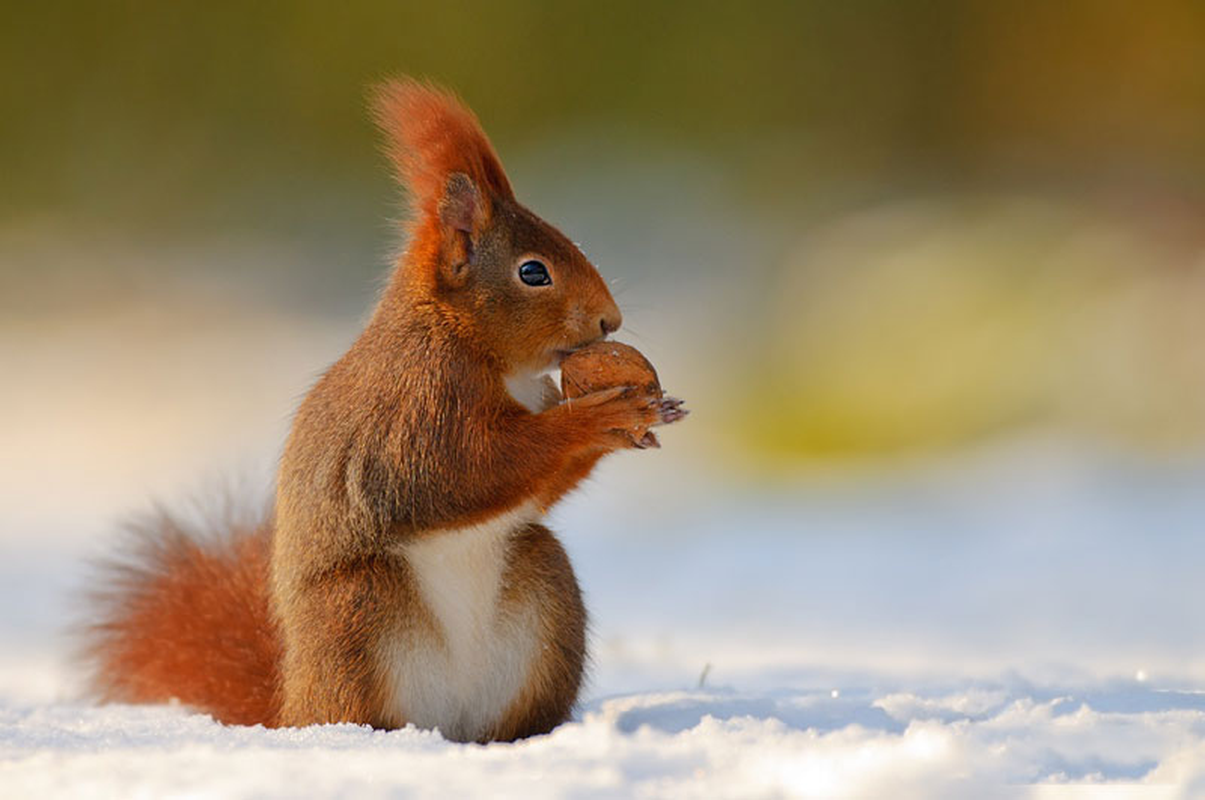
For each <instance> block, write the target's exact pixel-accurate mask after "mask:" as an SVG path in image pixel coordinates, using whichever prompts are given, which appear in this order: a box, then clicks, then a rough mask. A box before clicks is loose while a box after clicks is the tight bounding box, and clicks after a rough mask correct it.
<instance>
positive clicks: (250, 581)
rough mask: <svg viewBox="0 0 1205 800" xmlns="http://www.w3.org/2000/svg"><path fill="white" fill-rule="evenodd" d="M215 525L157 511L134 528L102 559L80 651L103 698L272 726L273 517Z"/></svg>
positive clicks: (275, 705) (275, 674)
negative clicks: (171, 704) (201, 525)
mask: <svg viewBox="0 0 1205 800" xmlns="http://www.w3.org/2000/svg"><path fill="white" fill-rule="evenodd" d="M222 527H223V528H224V530H219V531H212V532H210V531H201V530H198V529H195V528H193V527H191V526H189V525H186V524H184V523H182V522H181V521H180V520H179V519H178V518H176V517H173V516H171V515H170V514H167V513H166V512H160V513H159V514H157V515H155V516H154V517H153V518H151V519H149V520H148V521H145V522H143V523H141V524H139V525H136V526H134V527H133V528H132V531H131V532H132V533H133V537H132V539H133V541H132V543H128V544H130V545H131V546H130V547H129V548H128V549H127V551H126V552H125V553H124V554H123V555H122V557H121V559H120V560H115V561H109V562H106V563H103V564H102V565H101V566H100V570H99V574H98V575H95V576H93V580H94V581H95V583H94V586H93V588H92V590H91V591H90V593H89V596H90V599H91V600H92V603H91V609H90V613H91V615H92V617H91V619H90V620H89V621H88V622H87V623H86V625H85V626H84V627H83V635H84V641H83V648H82V651H83V656H84V658H85V659H87V661H89V662H90V664H91V667H92V690H93V692H94V693H95V694H96V695H98V696H99V697H100V698H101V699H103V700H106V701H111V702H122V703H161V702H166V701H169V700H172V699H176V700H178V701H179V702H181V703H183V704H184V705H187V706H189V707H191V708H194V709H196V710H198V711H202V712H205V713H207V714H211V715H212V716H213V717H214V718H215V719H217V720H218V721H219V722H224V723H229V724H239V725H254V724H257V723H261V724H264V725H274V724H276V720H277V717H278V712H279V707H280V700H279V694H278V693H279V675H280V654H281V644H280V636H279V633H278V631H277V628H276V624H275V621H274V618H273V616H272V612H271V608H270V599H269V593H268V580H269V555H270V549H271V523H270V522H263V523H260V524H258V525H242V524H229V525H224V526H222Z"/></svg>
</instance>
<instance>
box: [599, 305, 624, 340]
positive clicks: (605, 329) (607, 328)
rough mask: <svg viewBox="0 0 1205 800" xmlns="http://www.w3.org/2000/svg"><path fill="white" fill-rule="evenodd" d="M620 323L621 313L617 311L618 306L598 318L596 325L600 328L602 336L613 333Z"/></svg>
mask: <svg viewBox="0 0 1205 800" xmlns="http://www.w3.org/2000/svg"><path fill="white" fill-rule="evenodd" d="M622 324H623V314H620V313H619V309H618V308H616V309H612V310H611V311H608V312H606V313H605V314H603V315H602V316H600V317H599V318H598V327H599V328H601V329H602V333H603V336H606V335H607V334H610V333H615V331H617V330H619V326H620V325H622Z"/></svg>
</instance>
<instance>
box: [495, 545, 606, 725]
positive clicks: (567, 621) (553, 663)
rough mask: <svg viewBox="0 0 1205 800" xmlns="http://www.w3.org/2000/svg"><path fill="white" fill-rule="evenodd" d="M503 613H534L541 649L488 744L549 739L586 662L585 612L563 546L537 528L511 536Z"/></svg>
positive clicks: (569, 709) (570, 703)
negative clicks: (508, 609) (522, 608)
mask: <svg viewBox="0 0 1205 800" xmlns="http://www.w3.org/2000/svg"><path fill="white" fill-rule="evenodd" d="M504 585H505V586H506V590H505V592H504V593H503V595H502V597H501V604H502V605H503V607H506V606H511V607H515V606H517V605H519V604H524V605H528V606H530V607H534V610H535V612H536V615H537V618H538V620H539V628H538V630H539V633H538V637H539V646H537V648H536V656H535V658H534V660H533V661H532V664H531V666H530V671H529V672H528V677H527V682H526V684H525V685H524V687H523V688H522V689H521V690H520V692H519V694H518V696H517V697H516V698H515V699H514V701H513V702H512V703H511V704H510V706H509V708H507V710H506V711H505V713H504V714H503V715H502V717H501V719H500V720H499V721H498V723H497V724H496V725H495V726H494V729H493V730H492V731H491V732H490V734H489V736H487V737H486V738H487V739H488V740H502V741H510V740H513V739H521V738H523V737H526V736H534V735H536V734H541V733H547V732H548V731H550V730H552V729H553V728H555V727H556V726H557V725H560V724H561V723H562V722H565V721H567V720H568V719H569V717H570V715H571V714H572V713H573V707H574V705H575V704H576V702H577V693H578V689H579V688H580V687H581V683H582V675H583V672H584V669H585V661H586V609H585V607H584V606H583V605H582V596H581V590H580V589H579V588H578V585H577V578H576V576H575V575H574V573H573V566H572V565H571V564H570V563H569V556H568V555H566V553H565V550H564V548H563V547H562V546H561V543H560V542H559V541H557V538H556V536H554V535H553V534H552V532H551V531H550V530H549V529H548V528H546V527H544V526H543V525H539V524H534V523H533V524H530V525H527V526H526V527H525V528H523V530H521V531H519V532H517V533H516V534H515V538H514V540H513V542H512V545H511V550H510V555H509V559H508V565H507V573H506V580H505V584H504Z"/></svg>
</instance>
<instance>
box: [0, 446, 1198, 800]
mask: <svg viewBox="0 0 1205 800" xmlns="http://www.w3.org/2000/svg"><path fill="white" fill-rule="evenodd" d="M673 436H674V432H669V433H668V434H667V436H666V437H665V438H666V447H665V449H664V450H663V451H656V452H652V451H650V452H648V453H639V454H635V455H634V456H629V457H625V458H623V459H619V458H617V459H615V460H614V461H613V462H611V463H609V464H606V465H604V468H603V469H602V470H601V471H600V473H599V475H598V477H597V478H596V480H594V481H593V482H592V485H591V486H589V487H587V488H586V489H585V490H584V491H582V492H580V493H578V494H576V495H574V496H573V497H572V498H570V500H569V501H567V503H566V504H565V505H564V506H563V507H562V508H560V509H558V510H557V511H556V512H555V513H554V519H553V527H554V528H555V529H557V530H559V531H561V532H562V533H563V538H564V540H565V542H566V546H567V547H568V549H569V550H570V553H571V556H572V557H573V560H574V564H575V567H576V569H577V571H578V574H579V579H580V581H581V583H582V585H583V588H584V590H585V594H586V597H587V603H588V606H589V608H590V610H591V613H592V643H593V669H592V673H591V680H590V683H589V685H588V687H587V689H586V691H585V693H584V696H583V700H584V702H583V704H582V707H581V710H580V712H579V715H578V717H577V718H576V719H575V720H574V721H572V722H570V723H568V724H566V725H564V726H562V727H560V728H558V729H557V730H556V731H554V732H553V733H552V734H550V735H548V736H543V737H536V738H533V739H531V740H528V741H524V742H519V743H516V744H493V745H488V746H479V745H459V744H453V743H449V742H447V741H445V740H443V739H442V737H440V736H439V734H438V733H435V732H429V731H419V730H415V729H413V728H411V729H406V730H400V731H392V732H383V731H373V730H369V729H366V728H361V727H357V726H352V725H332V726H321V727H314V728H307V729H300V730H265V729H262V728H228V727H223V726H220V725H218V724H216V723H214V722H213V721H212V720H210V719H209V718H207V717H205V716H202V715H197V714H191V713H189V712H188V711H187V709H184V708H180V707H171V706H163V707H145V708H140V707H128V706H109V707H95V706H93V705H91V704H89V703H87V702H84V701H82V700H81V699H79V697H78V695H77V694H76V693H75V689H74V688H73V672H72V669H71V667H70V664H69V662H68V661H67V660H66V659H65V658H64V653H65V652H66V649H67V647H68V644H69V640H68V639H66V638H65V637H63V636H62V635H60V634H59V633H56V632H55V631H56V630H57V629H58V628H59V627H60V626H61V624H62V622H63V621H64V620H65V619H66V618H67V617H68V616H69V612H70V611H71V609H72V605H71V604H72V602H73V600H72V599H71V598H72V595H71V594H70V590H71V589H72V588H73V587H74V586H75V585H76V584H77V582H78V579H79V568H78V565H79V562H80V558H81V557H82V556H83V555H85V554H87V553H90V552H96V551H97V549H98V548H99V546H100V545H99V544H98V537H102V536H103V531H104V529H105V527H106V525H108V522H107V521H104V520H100V521H98V520H96V519H94V516H95V515H96V514H97V513H98V512H97V509H96V508H95V507H88V508H82V507H81V508H67V509H64V508H49V507H48V508H47V510H46V517H45V518H46V519H49V520H52V522H49V523H46V524H47V525H49V526H50V527H48V528H46V529H44V530H40V531H39V530H38V529H36V528H35V529H34V534H35V535H20V536H19V535H17V534H16V533H10V531H14V530H15V528H14V520H18V519H19V521H20V522H21V524H22V525H28V524H29V522H28V520H29V519H32V518H34V517H36V515H35V514H33V513H32V512H31V511H30V509H29V507H28V505H29V504H28V503H26V504H25V505H26V507H25V508H24V509H23V510H22V511H21V512H20V514H21V516H20V517H19V518H18V517H17V516H15V512H13V513H9V512H4V513H6V514H8V515H7V516H5V517H3V518H2V521H3V524H4V527H3V528H0V530H3V531H4V535H3V538H2V539H0V541H2V542H3V545H4V547H5V558H4V559H3V560H2V562H0V603H2V605H3V607H4V608H5V609H6V612H5V614H4V615H3V616H2V617H0V642H2V643H3V645H4V649H3V652H0V796H4V797H9V796H12V797H31V796H36V797H76V796H89V797H123V798H125V797H161V796H188V797H217V796H220V797H292V796H299V795H304V796H310V797H342V796H367V797H377V796H380V797H394V796H406V797H448V796H466V795H469V796H471V795H477V794H482V793H488V794H489V795H491V796H500V797H510V796H515V797H520V796H521V797H537V798H538V797H587V796H588V797H708V798H723V797H742V798H744V797H783V796H789V797H834V796H837V797H891V798H899V797H904V798H907V797H923V798H931V797H938V798H940V797H959V798H961V797H997V796H1000V797H1016V796H1023V797H1038V798H1048V797H1071V798H1078V797H1084V798H1086V797H1092V798H1096V797H1105V798H1111V797H1140V798H1165V797H1168V798H1171V797H1176V798H1180V797H1183V798H1190V797H1200V796H1205V647H1203V646H1202V643H1203V642H1205V615H1203V614H1201V613H1200V612H1199V609H1201V608H1203V607H1205V582H1202V581H1201V580H1199V577H1198V576H1199V573H1200V567H1201V564H1202V562H1203V556H1205V537H1202V535H1201V534H1202V533H1203V531H1202V526H1203V525H1205V492H1203V491H1202V490H1201V489H1200V487H1202V486H1205V463H1202V462H1200V461H1197V460H1192V459H1188V460H1183V461H1181V462H1178V463H1177V462H1168V461H1161V462H1159V461H1145V462H1144V461H1140V460H1136V459H1135V458H1133V457H1131V456H1122V455H1119V454H1115V453H1108V452H1100V451H1095V450H1092V449H1091V448H1088V447H1086V446H1082V445H1078V444H1075V445H1068V444H1065V443H1064V444H1057V443H1051V442H1050V441H1048V440H1035V441H1029V442H1019V443H1014V444H1010V445H1002V446H995V447H991V448H987V449H985V450H983V451H982V452H979V453H968V454H963V455H961V456H959V457H957V458H954V459H952V460H948V461H942V462H935V463H932V464H928V465H924V466H915V465H897V466H895V467H893V468H884V469H874V470H867V471H862V472H858V471H853V472H850V473H849V474H844V475H833V474H830V473H823V474H816V475H801V476H799V477H798V479H792V480H789V481H780V482H778V483H774V484H769V483H765V482H761V483H758V482H747V483H741V482H739V481H737V480H736V479H733V478H731V477H730V476H723V475H715V474H707V473H704V472H702V471H700V470H697V469H693V470H692V469H691V467H690V464H689V463H688V462H690V461H691V460H692V459H689V458H685V457H682V456H678V457H675V456H674V454H673V447H674V438H673ZM124 499H125V498H123V500H124ZM5 505H8V504H5ZM73 515H74V516H76V517H78V519H79V520H80V525H79V527H78V528H76V529H75V531H76V532H75V533H73V534H70V535H68V534H66V533H62V530H65V529H67V528H70V527H71V526H70V525H68V522H69V520H70V519H71V518H72V516H73ZM85 520H87V521H85ZM27 530H28V529H27ZM99 541H103V539H99Z"/></svg>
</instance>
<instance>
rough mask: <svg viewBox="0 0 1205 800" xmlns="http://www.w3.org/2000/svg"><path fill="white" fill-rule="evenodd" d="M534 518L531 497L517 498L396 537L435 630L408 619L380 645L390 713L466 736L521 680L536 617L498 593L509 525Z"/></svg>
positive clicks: (483, 724)
mask: <svg viewBox="0 0 1205 800" xmlns="http://www.w3.org/2000/svg"><path fill="white" fill-rule="evenodd" d="M538 517H539V514H538V512H537V511H536V509H535V506H534V504H526V505H523V506H520V507H518V508H516V509H512V510H511V511H508V512H505V513H503V514H501V515H499V516H497V517H495V518H494V519H491V520H489V521H487V522H484V523H481V524H479V525H473V526H470V527H466V528H460V529H455V530H446V531H438V532H433V533H430V534H428V535H425V536H424V537H423V538H422V539H420V540H418V541H415V542H410V543H407V544H404V545H402V546H401V548H400V553H401V555H402V557H403V558H405V559H406V562H407V563H408V564H409V566H410V570H411V573H412V574H413V575H414V578H415V581H416V582H417V589H418V595H419V597H420V598H421V600H422V602H423V603H424V604H425V605H426V607H427V611H428V613H429V615H430V618H431V619H432V620H433V621H434V623H435V628H436V629H437V632H436V635H432V634H431V632H430V631H429V630H427V629H426V628H412V629H408V630H407V631H403V632H399V634H398V636H396V637H395V639H394V640H393V641H391V642H389V643H388V644H387V647H386V653H385V659H386V661H385V665H386V668H387V670H388V671H389V673H390V676H391V680H392V683H393V698H394V703H395V705H396V708H395V713H396V714H397V717H398V718H399V719H404V720H406V721H407V722H413V723H414V724H415V725H418V726H419V727H423V728H436V727H437V728H439V729H440V731H441V732H442V733H443V735H444V736H446V737H447V738H449V739H453V740H457V741H473V740H475V739H478V738H480V737H482V736H484V735H485V734H486V733H487V732H488V731H489V729H490V728H491V727H492V726H493V724H494V723H495V722H497V720H498V719H499V718H500V717H501V716H502V714H503V713H504V712H505V711H506V709H507V708H508V707H509V705H510V704H511V702H512V701H513V700H514V698H515V696H516V695H517V694H518V692H519V691H520V689H522V688H523V685H524V684H525V683H526V681H527V675H528V671H529V666H530V663H531V660H532V658H533V656H534V655H535V653H536V647H537V638H538V627H537V626H538V620H537V618H536V613H535V609H534V608H532V607H530V606H524V605H522V604H519V605H517V606H514V605H512V606H509V607H503V606H502V605H501V604H500V603H499V599H500V595H501V592H502V588H503V579H504V575H505V571H506V564H507V554H508V551H509V548H510V544H511V540H512V537H513V534H514V533H515V531H516V530H518V529H520V528H522V527H523V526H524V525H526V524H528V523H530V522H533V521H535V520H536V519H537V518H538Z"/></svg>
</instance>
